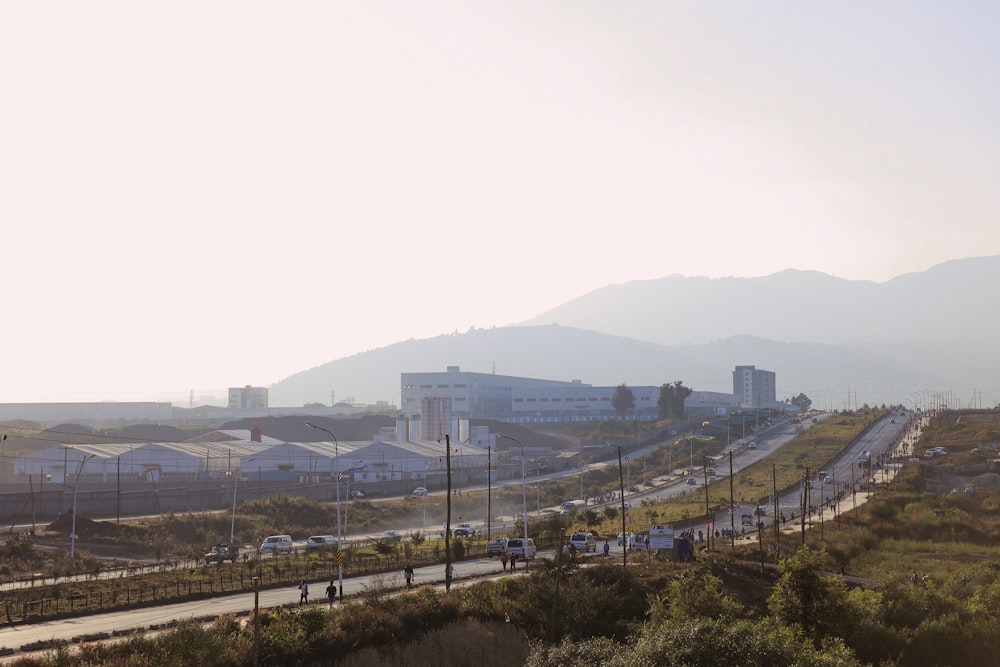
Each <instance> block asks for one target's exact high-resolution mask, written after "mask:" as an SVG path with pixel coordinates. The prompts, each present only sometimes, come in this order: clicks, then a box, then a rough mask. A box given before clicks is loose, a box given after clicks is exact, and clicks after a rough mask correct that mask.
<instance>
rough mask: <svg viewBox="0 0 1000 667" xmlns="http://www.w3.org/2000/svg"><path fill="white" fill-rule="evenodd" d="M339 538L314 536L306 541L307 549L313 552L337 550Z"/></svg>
mask: <svg viewBox="0 0 1000 667" xmlns="http://www.w3.org/2000/svg"><path fill="white" fill-rule="evenodd" d="M336 547H337V538H336V536H334V535H313V536H312V537H310V538H309V539H307V540H306V549H307V550H309V551H313V550H316V549H335V548H336Z"/></svg>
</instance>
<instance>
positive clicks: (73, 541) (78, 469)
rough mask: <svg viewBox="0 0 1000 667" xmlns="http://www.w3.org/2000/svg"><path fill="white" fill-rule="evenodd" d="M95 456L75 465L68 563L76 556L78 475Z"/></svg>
mask: <svg viewBox="0 0 1000 667" xmlns="http://www.w3.org/2000/svg"><path fill="white" fill-rule="evenodd" d="M95 456H96V454H88V455H87V456H84V457H83V458H82V459H80V462H79V463H78V464H77V465H76V481H75V482H74V483H73V526H72V527H71V528H70V533H69V562H71V563H72V562H73V559H74V557H75V556H76V492H77V490H78V489H79V488H80V473H82V472H83V464H84V463H86V462H87V461H89V460H90V459H92V458H94V457H95Z"/></svg>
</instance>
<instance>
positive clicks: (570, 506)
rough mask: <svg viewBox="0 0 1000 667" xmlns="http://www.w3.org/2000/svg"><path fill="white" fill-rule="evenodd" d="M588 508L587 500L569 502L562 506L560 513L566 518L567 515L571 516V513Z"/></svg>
mask: <svg viewBox="0 0 1000 667" xmlns="http://www.w3.org/2000/svg"><path fill="white" fill-rule="evenodd" d="M586 506H587V501H586V500H567V501H566V502H564V503H563V504H562V506H561V507H562V511H561V512H560V514H562V515H563V516H566V515H567V514H570V513H571V512H574V511H576V510H579V509H583V508H584V507H586Z"/></svg>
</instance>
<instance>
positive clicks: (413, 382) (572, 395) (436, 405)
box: [400, 366, 660, 438]
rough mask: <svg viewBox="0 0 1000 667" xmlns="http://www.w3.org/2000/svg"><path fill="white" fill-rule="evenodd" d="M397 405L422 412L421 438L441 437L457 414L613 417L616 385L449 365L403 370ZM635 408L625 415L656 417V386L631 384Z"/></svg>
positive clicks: (529, 418)
mask: <svg viewBox="0 0 1000 667" xmlns="http://www.w3.org/2000/svg"><path fill="white" fill-rule="evenodd" d="M400 380H401V401H402V402H401V408H402V413H403V414H404V415H407V416H413V417H416V416H417V415H419V416H420V437H422V438H436V437H439V433H440V432H441V428H442V425H443V427H445V428H446V427H447V425H449V424H450V423H451V422H452V420H453V419H455V418H465V419H470V418H471V419H497V420H501V421H511V422H545V421H551V422H559V421H576V420H580V421H583V420H589V419H595V418H606V417H611V416H613V415H614V414H615V409H614V408H613V407H612V405H611V397H612V396H613V395H614V393H615V389H616V387H595V386H593V385H589V384H586V383H584V382H581V381H580V380H572V381H569V382H563V381H558V380H539V379H536V378H522V377H513V376H509V375H495V374H491V373H470V372H463V371H462V370H460V369H459V367H458V366H449V367H448V369H447V370H446V372H444V373H402V374H401V377H400ZM629 389H630V390H631V391H632V394H633V396H634V397H635V408H634V410H633V411H631V412H630V414H629V416H630V417H634V418H639V419H654V418H655V417H656V413H657V401H658V400H659V397H660V390H659V387H632V386H630V387H629Z"/></svg>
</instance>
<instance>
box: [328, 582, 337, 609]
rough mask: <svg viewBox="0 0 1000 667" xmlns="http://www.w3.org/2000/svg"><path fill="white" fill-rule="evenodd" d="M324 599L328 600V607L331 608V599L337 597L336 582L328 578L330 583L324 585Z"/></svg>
mask: <svg viewBox="0 0 1000 667" xmlns="http://www.w3.org/2000/svg"><path fill="white" fill-rule="evenodd" d="M326 599H327V600H329V602H330V609H333V601H334V600H336V599H337V584H335V583H333V580H332V579H331V580H330V585H329V586H327V587H326Z"/></svg>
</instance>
